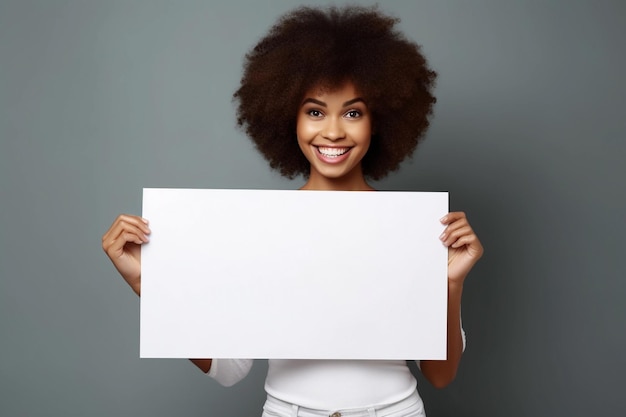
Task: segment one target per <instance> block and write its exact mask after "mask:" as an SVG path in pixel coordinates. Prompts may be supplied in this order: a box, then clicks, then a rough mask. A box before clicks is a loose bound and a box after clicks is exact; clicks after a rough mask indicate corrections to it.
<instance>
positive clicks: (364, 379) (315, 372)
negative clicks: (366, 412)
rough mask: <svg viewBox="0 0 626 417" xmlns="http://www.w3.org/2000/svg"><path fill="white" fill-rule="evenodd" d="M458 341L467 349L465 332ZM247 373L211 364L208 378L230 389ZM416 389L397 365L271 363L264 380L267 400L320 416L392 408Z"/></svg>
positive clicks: (240, 362)
mask: <svg viewBox="0 0 626 417" xmlns="http://www.w3.org/2000/svg"><path fill="white" fill-rule="evenodd" d="M461 336H462V338H463V349H465V332H464V331H463V329H461ZM418 365H419V362H418ZM251 367H252V359H213V362H212V364H211V369H210V370H209V376H211V377H212V378H214V379H216V380H217V381H218V382H219V383H220V384H222V385H225V386H230V385H233V384H235V383H237V382H238V381H240V380H241V379H243V378H244V377H245V376H246V375H247V374H248V372H249V371H250V368H251ZM416 386H417V381H416V379H415V377H414V376H413V375H412V374H411V371H410V370H409V367H408V365H407V363H406V361H395V360H371V361H368V360H295V359H270V360H269V369H268V372H267V378H266V380H265V390H266V391H267V393H268V394H269V395H271V396H273V397H275V398H278V399H280V400H282V401H285V402H288V403H292V404H297V405H299V406H301V407H307V408H313V409H319V410H337V409H349V408H366V407H369V406H374V405H383V404H391V403H395V402H397V401H400V400H403V399H405V398H406V397H408V396H409V395H411V394H412V393H413V392H414V391H415V388H416Z"/></svg>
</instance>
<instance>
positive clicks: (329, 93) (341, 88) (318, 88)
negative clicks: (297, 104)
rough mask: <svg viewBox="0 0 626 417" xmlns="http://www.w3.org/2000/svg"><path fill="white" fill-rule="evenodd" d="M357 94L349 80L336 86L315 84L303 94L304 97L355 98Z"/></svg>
mask: <svg viewBox="0 0 626 417" xmlns="http://www.w3.org/2000/svg"><path fill="white" fill-rule="evenodd" d="M358 96H359V91H358V89H357V88H356V86H355V85H354V83H352V82H351V81H346V82H344V83H342V84H339V85H337V86H327V85H325V84H321V83H320V84H316V85H314V86H313V87H311V88H309V89H308V90H307V91H306V92H305V94H304V98H305V99H306V98H308V97H313V98H326V99H332V98H338V99H344V98H348V99H351V98H355V97H358Z"/></svg>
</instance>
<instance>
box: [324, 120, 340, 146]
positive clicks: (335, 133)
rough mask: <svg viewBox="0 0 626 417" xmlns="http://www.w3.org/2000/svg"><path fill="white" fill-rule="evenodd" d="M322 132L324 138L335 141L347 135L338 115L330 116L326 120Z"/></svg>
mask: <svg viewBox="0 0 626 417" xmlns="http://www.w3.org/2000/svg"><path fill="white" fill-rule="evenodd" d="M321 133H322V137H323V138H324V139H328V140H330V141H333V142H334V141H336V140H339V139H343V138H344V137H345V136H346V134H345V131H344V129H343V126H342V124H341V120H339V119H338V118H336V117H329V118H328V119H327V120H326V123H325V125H324V129H323V130H322V132H321Z"/></svg>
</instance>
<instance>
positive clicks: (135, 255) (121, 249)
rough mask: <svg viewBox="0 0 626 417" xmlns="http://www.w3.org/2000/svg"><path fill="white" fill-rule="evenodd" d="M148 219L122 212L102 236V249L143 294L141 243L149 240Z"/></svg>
mask: <svg viewBox="0 0 626 417" xmlns="http://www.w3.org/2000/svg"><path fill="white" fill-rule="evenodd" d="M149 234H150V228H149V227H148V221H147V220H146V219H143V218H141V217H139V216H132V215H128V214H120V215H119V216H117V218H116V219H115V221H114V222H113V224H112V225H111V227H110V228H109V230H107V231H106V233H105V234H104V236H102V249H104V252H106V254H107V256H108V257H109V258H110V259H111V262H113V265H115V268H116V269H117V271H118V272H119V273H120V275H122V277H123V278H124V280H126V282H127V283H128V285H130V287H131V288H132V289H133V291H135V292H136V293H137V295H139V294H141V245H142V244H144V243H146V242H148V235H149Z"/></svg>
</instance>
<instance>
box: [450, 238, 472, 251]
mask: <svg viewBox="0 0 626 417" xmlns="http://www.w3.org/2000/svg"><path fill="white" fill-rule="evenodd" d="M476 240H477V237H476V235H475V234H469V235H463V236H461V237H459V238H458V239H456V240H454V241H453V242H452V244H450V247H451V248H455V249H456V248H460V247H462V246H470V245H471V244H472V243H474V242H475V241H476Z"/></svg>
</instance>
